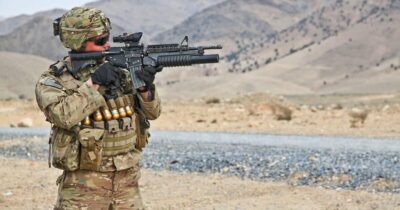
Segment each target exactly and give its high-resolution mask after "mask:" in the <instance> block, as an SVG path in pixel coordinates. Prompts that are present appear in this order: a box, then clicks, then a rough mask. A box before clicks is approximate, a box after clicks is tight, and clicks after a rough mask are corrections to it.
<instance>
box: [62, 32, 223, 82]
mask: <svg viewBox="0 0 400 210" xmlns="http://www.w3.org/2000/svg"><path fill="white" fill-rule="evenodd" d="M142 35H143V33H142V32H138V33H133V34H127V33H124V34H122V35H119V36H114V37H113V41H114V42H115V43H124V46H123V47H111V48H110V49H108V50H107V51H104V52H87V53H72V52H69V56H70V58H71V61H72V72H71V73H72V74H73V75H76V73H77V72H78V71H79V69H81V68H82V67H83V66H85V65H87V64H95V63H96V61H97V60H99V59H102V58H105V59H106V60H107V61H108V62H110V63H111V64H112V65H114V66H116V67H121V68H126V69H128V70H129V72H130V76H131V79H132V83H133V88H134V90H135V89H138V88H139V87H143V86H145V83H144V82H143V81H142V80H141V79H139V78H138V77H137V76H136V74H135V72H136V71H142V69H143V68H144V66H153V67H157V66H163V67H176V66H191V65H193V64H206V63H218V62H219V55H218V54H209V55H205V54H204V53H205V50H212V49H222V46H221V45H216V46H200V47H189V38H188V36H185V38H184V39H183V40H182V42H181V43H180V44H156V45H147V46H145V45H143V44H139V42H140V39H141V38H142Z"/></svg>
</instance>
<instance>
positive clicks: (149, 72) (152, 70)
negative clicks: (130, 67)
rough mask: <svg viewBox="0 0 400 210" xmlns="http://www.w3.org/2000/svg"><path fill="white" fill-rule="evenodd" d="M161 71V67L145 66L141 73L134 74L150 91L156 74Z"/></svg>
mask: <svg viewBox="0 0 400 210" xmlns="http://www.w3.org/2000/svg"><path fill="white" fill-rule="evenodd" d="M162 69H163V67H162V66H157V67H153V66H145V67H144V68H143V69H142V70H141V71H136V72H135V74H136V76H137V77H138V78H139V79H141V80H143V82H144V83H145V84H146V86H147V88H148V89H151V88H152V87H153V82H154V79H155V75H156V73H157V72H160V71H162Z"/></svg>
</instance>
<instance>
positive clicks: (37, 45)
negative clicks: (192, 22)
mask: <svg viewBox="0 0 400 210" xmlns="http://www.w3.org/2000/svg"><path fill="white" fill-rule="evenodd" d="M219 1H221V0H217V1H211V0H201V1H197V2H196V3H192V2H191V1H189V0H179V1H173V3H171V2H168V3H167V2H166V1H162V0H149V1H146V4H143V1H142V0H135V1H130V0H113V1H109V0H100V1H95V2H92V3H88V4H87V5H86V6H89V7H95V8H99V9H102V10H103V11H104V12H105V13H106V14H107V15H108V16H109V17H110V19H111V22H112V26H113V30H112V34H113V35H118V34H121V33H123V32H137V31H143V32H144V33H145V34H144V36H143V40H145V41H146V40H149V39H150V38H151V36H152V35H154V34H155V33H158V32H161V31H164V30H166V29H168V28H170V27H172V26H173V25H175V24H177V23H179V22H180V21H182V20H183V19H185V18H186V17H188V16H190V15H191V14H193V13H195V12H197V11H199V10H201V9H203V8H204V7H207V6H209V5H211V4H215V3H218V2H219ZM164 11H168V15H163V14H164ZM64 12H65V10H61V9H54V10H49V11H43V12H39V13H36V14H34V15H19V16H16V17H11V18H7V19H5V20H2V21H0V51H10V52H22V53H30V54H34V55H40V56H43V57H47V58H50V59H58V58H60V57H62V56H64V55H65V51H66V50H65V48H63V47H62V45H61V44H60V43H59V41H58V38H56V37H54V36H53V35H52V34H53V31H52V30H53V29H52V22H53V20H54V19H55V18H57V17H60V16H61V15H62V14H63V13H64ZM44 45H45V46H46V47H43V46H44Z"/></svg>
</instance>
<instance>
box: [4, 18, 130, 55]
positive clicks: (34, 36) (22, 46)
mask: <svg viewBox="0 0 400 210" xmlns="http://www.w3.org/2000/svg"><path fill="white" fill-rule="evenodd" d="M52 22H53V19H51V18H48V17H46V16H38V17H35V18H33V19H32V20H30V21H29V22H27V23H25V24H24V25H22V26H20V27H18V28H17V29H15V30H14V31H13V32H12V33H10V34H7V35H3V36H0V50H1V51H9V52H19V53H28V54H33V55H39V56H42V57H46V58H50V59H52V60H55V59H60V58H63V57H64V56H66V53H67V49H66V48H64V47H63V46H62V44H61V42H60V40H59V38H58V37H55V36H54V35H53V28H52V27H51V26H52ZM112 26H113V31H112V34H114V35H116V34H119V33H122V32H123V29H122V28H121V27H119V26H118V25H115V24H113V25H112Z"/></svg>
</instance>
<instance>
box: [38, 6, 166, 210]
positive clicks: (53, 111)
mask: <svg viewBox="0 0 400 210" xmlns="http://www.w3.org/2000/svg"><path fill="white" fill-rule="evenodd" d="M57 20H58V21H59V22H56V23H55V29H56V30H55V34H59V35H60V40H61V42H62V43H63V45H64V46H65V47H66V48H69V49H71V51H72V52H77V53H79V52H95V51H104V50H107V49H108V48H109V47H110V44H109V40H108V38H109V35H110V29H111V26H110V21H109V19H108V18H107V17H106V16H105V15H104V13H103V12H102V11H100V10H98V9H93V8H83V7H76V8H73V9H71V10H70V11H68V12H66V13H65V14H64V15H63V16H62V17H61V18H60V19H57ZM161 69H162V67H157V68H154V67H145V68H144V70H143V71H142V72H139V73H138V74H137V76H138V78H140V79H142V80H143V81H144V83H145V84H146V86H144V87H141V88H139V89H137V90H133V89H132V85H131V81H130V77H129V76H128V75H129V72H128V71H127V70H125V69H119V68H116V67H114V66H112V65H111V64H109V63H108V62H106V61H105V60H104V59H101V60H97V61H95V62H94V63H93V62H88V63H86V65H83V66H82V67H81V68H80V69H79V71H78V72H77V73H73V72H72V71H71V60H70V58H69V57H68V56H67V57H65V58H64V59H62V60H60V61H58V62H57V63H55V64H53V65H51V66H50V69H49V70H48V71H46V72H44V73H43V74H42V75H41V77H40V79H39V81H38V83H37V85H36V90H35V91H36V99H37V103H38V105H39V107H40V109H41V110H42V111H43V113H44V114H45V116H46V118H47V120H48V121H49V122H50V123H51V125H52V128H51V130H52V132H51V136H50V141H49V145H50V149H49V165H50V162H51V164H52V165H53V166H54V167H56V168H59V169H62V170H63V174H62V175H61V176H60V177H59V178H58V179H57V184H58V186H59V190H58V198H57V203H56V206H55V209H143V208H144V207H143V204H142V199H141V196H140V192H139V188H138V180H139V177H140V172H139V161H140V157H141V150H142V148H143V147H144V146H145V144H146V143H147V138H148V133H147V128H148V127H144V126H143V125H144V124H145V123H140V122H147V119H148V120H154V119H156V118H157V117H158V116H159V115H160V111H161V108H160V100H159V98H158V95H157V91H156V89H155V86H154V84H153V81H154V76H155V74H156V73H157V72H159V71H161ZM117 110H118V111H117ZM133 110H134V111H133Z"/></svg>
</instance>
